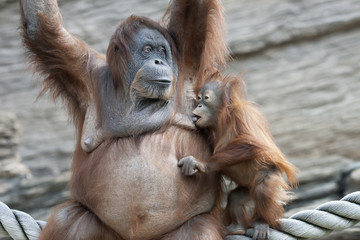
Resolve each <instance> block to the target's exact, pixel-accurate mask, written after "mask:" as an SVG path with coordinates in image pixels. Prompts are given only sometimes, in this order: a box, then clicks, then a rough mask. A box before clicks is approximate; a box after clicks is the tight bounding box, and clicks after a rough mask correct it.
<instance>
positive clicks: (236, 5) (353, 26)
mask: <svg viewBox="0 0 360 240" xmlns="http://www.w3.org/2000/svg"><path fill="white" fill-rule="evenodd" d="M59 2H60V8H61V11H62V14H63V19H64V24H65V26H66V27H67V28H68V29H69V31H71V32H72V33H74V34H76V35H78V36H79V37H80V38H82V39H84V40H85V41H86V42H87V43H88V44H89V45H90V46H92V47H93V48H95V49H96V50H97V51H99V52H105V50H106V47H107V44H108V39H109V38H110V35H111V34H112V32H113V30H114V29H115V27H116V25H117V24H119V23H120V21H122V20H123V19H124V18H126V17H127V16H129V15H130V14H131V13H134V14H138V15H144V16H148V17H150V18H153V19H160V17H161V15H162V13H163V12H164V11H165V9H166V7H167V4H168V0H153V1H146V0H133V1H130V0H124V1H115V0H104V1H94V0H82V1H73V0H63V1H61V0H60V1H59ZM223 2H224V5H225V14H226V21H227V26H228V36H227V39H228V43H229V46H230V50H231V52H232V56H233V60H232V61H231V62H230V63H229V67H228V69H227V70H226V72H228V73H240V74H241V75H242V76H243V78H244V80H245V81H246V84H247V88H248V98H249V99H250V100H252V101H255V102H257V104H258V106H259V108H260V109H261V111H262V112H263V113H264V114H265V115H266V117H267V119H268V120H269V123H270V126H271V131H272V133H273V135H274V137H275V140H276V142H277V143H278V145H279V146H280V148H281V149H282V150H283V151H284V152H285V154H286V155H287V157H288V159H290V161H292V162H293V163H294V164H295V165H296V166H298V168H299V179H300V187H299V189H298V190H297V191H296V196H297V200H295V201H294V203H293V204H292V205H290V206H289V213H288V214H291V213H292V212H296V211H298V210H299V209H303V208H304V207H313V206H316V205H318V204H320V203H322V202H324V201H328V200H331V199H339V198H340V197H341V195H342V194H344V193H347V192H350V191H355V190H360V180H359V179H360V178H359V175H360V174H359V170H357V168H358V166H357V162H358V161H359V159H360V151H358V149H359V148H360V123H359V119H360V1H358V0H342V1H336V0H318V1H294V0H256V1H254V0H242V1H239V0H224V1H223ZM18 24H19V11H18V4H17V2H16V1H0V111H8V112H13V113H14V114H16V116H17V117H18V119H19V123H20V125H21V127H22V136H21V140H20V141H21V143H20V146H19V149H18V152H19V156H21V158H22V162H23V163H24V164H26V166H27V167H28V168H29V169H30V173H31V176H32V177H31V178H29V179H27V180H26V181H21V183H20V184H19V185H18V188H17V189H15V190H13V191H10V192H7V195H0V200H1V201H5V202H7V203H9V204H10V205H11V206H12V207H14V208H17V209H22V210H25V211H27V212H29V213H31V214H33V215H34V216H35V217H36V218H43V219H45V218H46V217H47V216H48V214H49V209H50V208H51V207H52V206H54V205H56V204H58V203H60V202H62V201H64V199H66V198H68V197H69V192H68V190H67V189H66V182H67V179H68V178H69V175H70V173H69V171H70V167H71V156H72V152H73V149H74V130H73V127H72V126H71V124H69V123H68V122H67V116H66V113H65V112H64V111H63V110H62V109H61V103H57V104H56V105H54V104H53V103H51V102H50V101H49V100H48V99H47V98H46V97H45V98H41V99H39V100H37V101H35V99H36V96H37V94H38V92H39V89H40V86H39V81H37V80H38V77H37V76H36V75H35V76H32V74H31V71H30V70H29V69H27V65H26V63H25V58H24V56H23V49H22V48H21V42H20V37H19V35H18V30H17V29H18ZM1 151H2V150H1V147H0V154H1ZM0 164H1V160H0ZM5 185H6V183H5V182H1V183H0V189H1V188H4V187H3V186H5ZM346 233H349V234H348V235H349V236H358V234H359V230H358V228H354V229H352V230H348V231H346ZM344 234H345V233H344ZM344 234H342V235H341V236H342V239H352V238H351V237H348V238H343V237H344V236H346V234H345V235H344ZM334 236H335V237H333V239H340V238H337V237H339V235H336V234H335V235H334Z"/></svg>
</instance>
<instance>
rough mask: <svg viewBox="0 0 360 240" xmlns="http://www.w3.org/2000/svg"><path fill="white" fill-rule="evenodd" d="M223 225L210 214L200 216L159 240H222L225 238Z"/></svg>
mask: <svg viewBox="0 0 360 240" xmlns="http://www.w3.org/2000/svg"><path fill="white" fill-rule="evenodd" d="M224 233H225V231H224V227H223V224H222V223H221V222H219V220H217V219H216V218H215V217H213V216H212V215H211V214H208V213H206V214H201V215H198V216H195V217H193V218H191V219H190V220H188V221H186V222H185V223H184V224H183V225H181V226H180V227H179V228H177V229H176V230H174V231H172V232H171V233H168V234H166V235H165V236H164V237H163V238H161V239H160V240H174V239H199V240H200V239H201V240H222V239H224V238H225V237H224V236H225V234H224Z"/></svg>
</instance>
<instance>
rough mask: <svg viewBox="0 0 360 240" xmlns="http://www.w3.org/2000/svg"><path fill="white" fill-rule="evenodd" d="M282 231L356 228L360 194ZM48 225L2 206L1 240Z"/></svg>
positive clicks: (280, 234) (315, 233) (274, 236)
mask: <svg viewBox="0 0 360 240" xmlns="http://www.w3.org/2000/svg"><path fill="white" fill-rule="evenodd" d="M280 221H281V223H282V226H281V228H280V229H279V230H275V229H270V238H269V239H270V240H295V239H299V238H300V239H307V238H320V237H323V236H325V235H327V234H329V233H330V232H332V231H333V230H342V229H346V228H350V227H352V226H354V225H355V224H356V223H358V222H359V221H360V191H359V192H353V193H350V194H348V195H346V196H345V197H343V198H342V199H341V200H340V201H331V202H327V203H324V204H322V205H320V206H319V207H317V208H316V209H315V210H304V211H300V212H298V213H296V214H294V215H292V216H291V217H290V218H288V219H280ZM45 224H46V222H44V221H36V220H34V219H33V218H32V217H31V216H30V215H29V214H27V213H24V212H21V211H17V210H11V209H10V208H9V207H8V206H6V205H5V204H4V203H2V202H0V237H2V236H4V237H12V238H13V239H14V240H37V239H38V238H39V235H40V232H41V230H42V229H43V228H44V227H45ZM253 233H254V229H252V228H250V229H248V230H247V231H246V234H245V235H236V236H227V237H226V240H251V239H252V236H253Z"/></svg>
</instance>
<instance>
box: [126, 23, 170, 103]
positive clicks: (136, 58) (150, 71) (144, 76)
mask: <svg viewBox="0 0 360 240" xmlns="http://www.w3.org/2000/svg"><path fill="white" fill-rule="evenodd" d="M135 38H136V39H135V42H134V44H133V45H132V46H131V47H130V50H131V52H132V58H133V63H132V64H129V69H128V72H129V76H128V78H127V79H126V81H127V82H128V83H129V84H131V88H132V89H133V90H135V91H136V92H137V93H138V94H137V97H143V98H147V99H162V100H168V99H169V98H170V97H172V95H173V86H174V84H173V82H174V81H175V80H176V79H175V78H174V76H176V75H177V73H176V71H177V70H176V66H175V65H174V63H173V59H172V56H171V49H170V46H169V43H168V42H167V41H166V39H165V38H164V36H163V35H161V34H160V33H159V32H158V31H157V30H154V29H148V28H143V29H140V30H139V31H138V32H137V33H136V35H135ZM173 70H174V72H173Z"/></svg>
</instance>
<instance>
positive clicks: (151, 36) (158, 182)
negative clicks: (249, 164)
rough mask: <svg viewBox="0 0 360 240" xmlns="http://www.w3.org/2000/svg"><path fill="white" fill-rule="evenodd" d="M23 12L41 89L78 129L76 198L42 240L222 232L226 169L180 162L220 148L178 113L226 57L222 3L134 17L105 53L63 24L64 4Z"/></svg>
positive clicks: (39, 1)
mask: <svg viewBox="0 0 360 240" xmlns="http://www.w3.org/2000/svg"><path fill="white" fill-rule="evenodd" d="M20 8H21V21H22V29H23V32H22V36H23V41H24V45H25V47H26V48H27V49H28V55H29V58H30V60H31V62H32V64H33V66H34V69H35V71H36V72H38V73H40V74H41V75H42V76H44V83H43V90H42V92H46V91H49V92H50V94H51V96H52V98H53V99H56V98H58V97H60V98H61V99H62V100H63V101H64V103H65V106H66V107H67V109H68V112H69V115H70V117H71V118H72V120H73V123H74V125H75V127H76V131H77V141H76V148H75V152H74V157H73V164H72V170H73V174H72V177H71V180H70V189H71V193H72V200H71V201H68V202H67V203H65V204H63V205H61V206H60V207H59V208H58V209H57V210H56V211H55V212H54V213H53V214H52V215H51V217H50V219H49V220H48V224H47V226H46V228H45V229H44V231H43V232H42V233H41V236H40V239H55V240H56V239H59V240H60V239H61V240H64V239H72V240H73V239H207V240H211V239H214V240H215V239H216V240H217V239H223V237H224V231H223V226H222V223H221V222H219V221H218V220H217V218H216V217H214V216H213V215H212V214H210V212H214V209H216V206H217V205H216V195H217V194H218V190H219V176H218V174H217V173H210V174H206V175H201V176H197V177H196V178H192V179H190V178H187V177H184V176H183V175H182V174H181V171H180V169H179V168H178V167H177V163H178V159H181V158H183V157H185V156H189V155H192V156H195V157H196V158H199V159H207V158H209V157H210V146H209V145H208V143H207V142H206V139H205V138H204V137H203V136H202V135H200V134H199V133H196V132H191V131H189V130H187V129H184V128H181V127H179V124H172V122H171V121H170V120H171V119H172V117H173V113H176V114H177V115H181V116H183V118H184V119H186V118H188V116H190V115H191V111H192V109H193V107H194V105H193V102H192V101H191V98H192V97H193V96H192V94H193V93H192V89H193V87H194V86H198V85H199V86H200V85H202V84H203V82H202V81H203V79H204V78H203V77H202V76H203V74H205V73H206V72H207V71H208V69H212V70H213V69H221V68H222V67H223V66H224V65H225V59H226V57H227V48H226V44H225V41H224V38H223V29H224V27H223V14H222V6H221V3H220V0H176V1H173V2H172V4H171V6H170V9H169V11H168V15H167V17H168V18H165V19H167V21H166V20H165V22H167V26H165V27H162V26H160V25H159V24H158V23H156V22H154V21H152V20H150V19H147V18H144V17H135V16H132V17H130V18H128V19H127V20H126V21H124V22H123V23H122V24H121V25H120V26H119V27H118V28H117V29H116V31H115V33H114V35H113V36H112V38H111V40H110V44H109V47H108V50H107V53H106V57H105V56H103V55H101V54H99V53H97V52H96V51H94V50H93V49H91V48H90V47H88V46H87V45H86V44H85V43H84V42H83V41H81V40H80V39H78V38H76V37H75V36H73V35H71V34H70V33H69V32H68V31H67V30H66V29H65V28H64V27H63V25H62V18H61V15H60V12H59V9H58V5H57V1H56V0H48V1H45V0H20ZM208 35H211V38H210V37H209V36H208ZM159 128H161V129H160V130H158V129H159ZM138 129H139V130H138Z"/></svg>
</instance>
